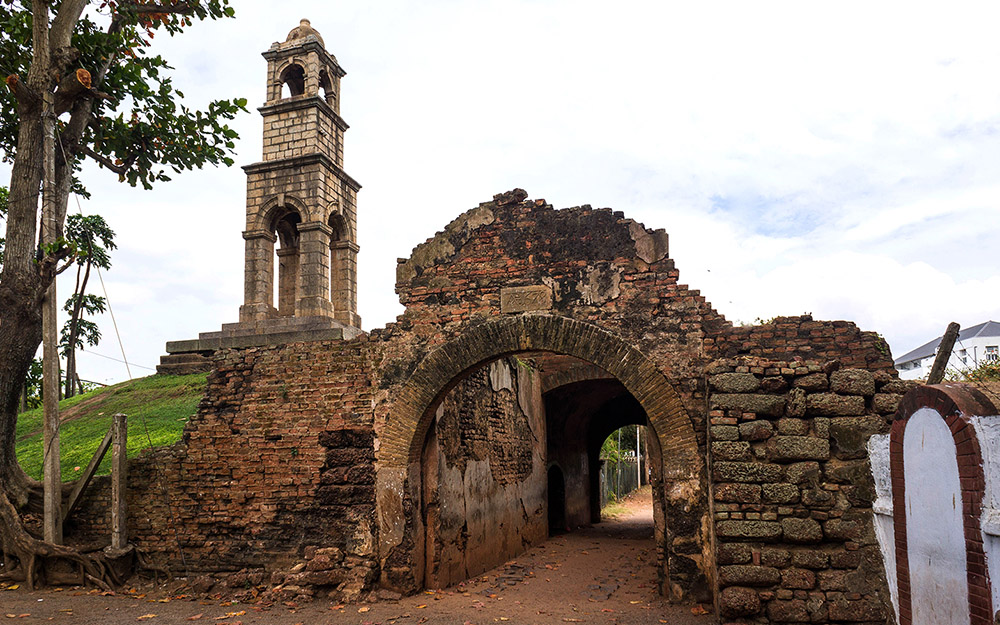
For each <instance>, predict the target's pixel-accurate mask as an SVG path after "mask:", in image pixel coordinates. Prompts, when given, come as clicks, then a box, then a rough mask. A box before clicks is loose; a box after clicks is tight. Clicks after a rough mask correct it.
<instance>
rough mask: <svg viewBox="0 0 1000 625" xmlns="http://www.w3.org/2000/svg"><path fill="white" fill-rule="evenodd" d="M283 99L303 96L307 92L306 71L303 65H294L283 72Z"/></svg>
mask: <svg viewBox="0 0 1000 625" xmlns="http://www.w3.org/2000/svg"><path fill="white" fill-rule="evenodd" d="M280 80H281V97H282V98H288V97H294V96H297V95H302V94H303V93H305V91H306V71H305V70H304V69H303V68H302V66H301V65H298V64H296V63H292V64H291V65H289V66H288V67H286V68H285V69H284V71H282V72H281V78H280Z"/></svg>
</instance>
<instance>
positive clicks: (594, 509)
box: [421, 352, 656, 588]
mask: <svg viewBox="0 0 1000 625" xmlns="http://www.w3.org/2000/svg"><path fill="white" fill-rule="evenodd" d="M434 410H435V413H434V418H433V420H432V424H431V427H430V430H429V432H428V435H427V440H426V443H425V445H424V449H423V454H422V458H421V480H422V483H421V513H422V514H421V518H422V520H423V526H424V527H423V532H422V533H423V539H424V541H423V542H424V549H423V557H422V560H423V562H422V563H423V570H424V586H426V587H429V588H440V587H445V586H448V585H451V584H454V583H457V582H459V581H463V580H465V579H468V578H470V577H473V576H476V575H479V574H480V573H482V572H484V571H486V570H489V569H491V568H493V567H494V566H497V565H498V564H501V563H503V562H505V561H507V560H508V559H510V558H513V557H515V556H517V555H519V554H520V553H523V552H524V551H525V550H527V549H528V548H529V547H531V546H533V545H536V544H539V543H541V542H543V541H544V540H545V539H546V538H548V537H549V536H551V535H555V534H559V533H564V532H566V531H570V530H573V529H576V528H579V527H582V526H588V525H590V524H592V523H598V522H600V520H601V497H600V451H601V445H602V443H603V442H604V440H605V439H606V438H607V437H608V436H609V435H610V434H611V433H613V432H614V431H615V430H617V429H618V428H621V427H623V426H626V425H648V419H647V417H646V413H645V411H644V410H643V408H642V406H641V405H640V404H639V402H638V401H637V400H636V399H635V398H634V397H633V396H632V395H631V394H630V393H629V392H628V391H627V390H626V389H625V387H624V386H623V385H622V383H621V382H619V381H618V380H617V379H615V378H613V377H611V376H610V375H609V374H608V373H607V372H605V371H604V370H602V369H599V368H597V367H595V366H594V365H592V364H590V363H587V362H585V361H582V360H579V359H577V358H572V357H569V356H564V355H559V354H554V353H550V352H528V353H524V354H519V355H517V356H510V357H505V358H499V359H497V360H494V361H492V362H489V363H486V364H484V365H481V366H479V367H477V368H475V369H474V370H472V371H470V372H467V373H466V374H465V376H464V377H463V379H462V380H461V381H460V382H458V384H456V385H455V386H454V388H452V389H451V390H450V391H449V392H448V393H447V394H446V395H445V396H444V397H443V399H442V400H441V402H440V403H439V404H438V405H437V406H436V407H435V408H434ZM646 432H649V433H651V432H652V429H651V428H646ZM647 438H648V439H652V438H655V437H654V436H648V437H647ZM650 443H652V444H650ZM655 446H656V442H655V441H651V440H647V441H646V447H647V449H649V450H650V451H652V450H653V449H654V448H655ZM652 465H653V466H655V465H656V463H655V461H654V462H653V463H652Z"/></svg>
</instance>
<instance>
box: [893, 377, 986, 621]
mask: <svg viewBox="0 0 1000 625" xmlns="http://www.w3.org/2000/svg"><path fill="white" fill-rule="evenodd" d="M921 408H930V409H932V410H935V411H937V413H938V414H940V415H941V417H942V418H943V419H944V421H945V423H946V424H947V425H948V428H949V429H950V430H951V433H952V436H953V437H954V440H955V447H956V453H957V454H958V475H959V481H960V482H961V488H962V507H963V520H964V526H965V554H966V563H965V566H966V571H967V575H968V583H969V614H970V615H971V620H970V623H971V624H972V625H992V623H993V601H992V596H993V595H992V593H991V591H990V579H989V573H988V571H987V570H986V557H985V554H984V551H983V534H982V531H981V528H980V526H979V517H980V516H981V514H982V501H983V491H984V489H985V486H986V484H985V479H984V477H983V464H982V452H981V450H980V447H979V439H978V438H977V437H976V432H975V429H974V428H973V427H972V425H971V423H970V421H969V417H972V416H979V415H992V414H996V409H995V408H994V407H993V405H992V404H991V403H990V401H989V400H988V399H987V398H986V397H985V396H984V395H983V394H982V393H981V392H979V391H978V390H976V389H975V388H973V387H971V386H968V385H965V384H937V385H933V386H920V387H918V388H915V389H913V390H912V391H910V392H909V393H907V394H906V396H905V397H904V398H903V401H902V402H900V405H899V409H898V410H897V411H896V415H895V417H894V421H893V423H892V432H891V434H890V439H889V467H890V472H891V479H892V516H893V527H894V534H895V549H896V583H897V587H898V589H899V614H898V615H897V616H898V617H899V625H911V623H912V622H913V606H912V599H911V596H910V564H909V556H908V554H907V546H908V543H907V538H906V482H905V479H904V472H903V435H904V434H905V432H906V425H907V423H909V419H910V417H911V416H913V414H914V413H915V412H916V411H918V410H920V409H921Z"/></svg>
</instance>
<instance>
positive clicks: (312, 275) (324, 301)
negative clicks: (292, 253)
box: [295, 221, 334, 317]
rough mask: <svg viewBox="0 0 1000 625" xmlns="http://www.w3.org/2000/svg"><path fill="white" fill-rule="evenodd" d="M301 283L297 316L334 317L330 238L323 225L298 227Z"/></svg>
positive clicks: (327, 230) (329, 231)
mask: <svg viewBox="0 0 1000 625" xmlns="http://www.w3.org/2000/svg"><path fill="white" fill-rule="evenodd" d="M298 230H299V283H298V294H297V299H296V301H295V316H296V317H333V316H334V313H333V302H331V301H330V237H331V236H332V235H333V229H332V228H331V227H330V226H328V225H326V224H325V223H323V222H319V221H310V222H306V223H302V224H299V227H298Z"/></svg>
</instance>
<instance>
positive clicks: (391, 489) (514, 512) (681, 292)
mask: <svg viewBox="0 0 1000 625" xmlns="http://www.w3.org/2000/svg"><path fill="white" fill-rule="evenodd" d="M264 56H265V58H266V59H267V61H268V78H267V80H268V91H267V102H266V103H265V105H264V106H263V107H262V108H261V109H260V110H261V113H262V115H263V118H264V156H263V160H262V161H261V162H260V163H257V164H254V165H250V166H248V167H246V168H245V170H246V172H247V177H248V187H247V230H246V231H245V232H244V233H243V236H244V239H245V240H246V285H245V293H246V299H245V303H244V305H243V306H242V307H241V309H240V322H239V323H235V324H230V325H227V326H224V327H223V329H222V330H221V331H218V332H209V333H205V334H203V335H202V336H201V337H200V338H199V339H197V340H192V341H178V342H174V343H170V344H168V352H169V355H168V356H165V357H164V359H163V362H162V365H161V372H164V373H171V372H174V373H176V372H184V371H191V370H197V369H199V368H208V369H210V370H211V374H210V376H209V384H208V390H207V394H206V397H205V399H204V401H203V402H202V404H201V406H200V408H199V410H198V413H197V415H195V416H194V417H193V418H192V419H191V420H190V422H189V424H188V425H187V427H186V428H185V432H184V436H183V440H182V441H181V442H180V443H178V444H176V445H174V446H172V447H169V448H163V449H160V450H158V451H156V452H155V453H154V454H148V455H146V456H143V457H140V458H138V459H136V460H133V461H132V462H131V463H130V465H129V472H130V474H129V480H130V491H129V501H128V505H129V528H128V529H129V537H130V539H131V540H132V542H134V543H135V544H136V545H137V546H138V547H139V548H140V549H142V550H144V551H146V552H147V553H149V554H151V555H152V556H153V557H154V558H156V559H158V560H160V561H162V562H164V563H165V564H167V565H168V566H170V567H171V568H173V569H175V570H187V571H200V572H206V571H207V572H223V571H229V572H235V571H239V570H242V569H248V570H252V571H258V572H256V573H253V575H257V577H256V578H254V580H253V581H259V580H260V579H267V580H273V585H274V584H277V585H278V586H279V587H280V590H281V591H282V592H285V593H286V594H287V596H288V597H294V596H297V595H307V596H326V595H330V596H332V597H336V598H339V599H355V598H358V597H363V596H365V595H367V594H370V593H372V592H374V591H375V590H377V589H379V588H388V589H393V590H396V591H399V592H414V591H418V590H420V589H421V588H425V587H440V586H444V585H448V584H451V583H454V582H457V581H459V580H462V579H465V578H467V577H469V576H471V575H475V574H477V573H479V572H482V571H484V570H486V569H489V568H491V567H493V566H495V565H497V564H499V563H501V562H503V561H505V560H506V559H508V558H509V557H511V556H513V555H516V554H518V553H520V552H522V551H523V550H524V549H526V548H527V547H528V546H530V545H533V544H537V543H538V542H540V541H543V540H545V539H546V537H547V536H548V533H549V527H548V522H549V521H548V519H549V510H550V508H551V507H554V506H555V507H558V508H559V510H556V511H555V512H561V514H562V516H563V517H564V518H565V520H566V522H567V524H569V525H581V524H587V523H591V522H594V521H598V520H599V519H600V511H599V508H598V506H597V503H596V498H597V474H596V467H597V453H598V449H599V447H600V443H601V441H602V440H603V439H604V438H605V437H606V436H607V435H608V434H610V433H611V432H613V431H614V430H615V429H617V428H619V427H621V426H624V425H628V424H642V425H645V426H646V427H647V430H646V431H647V433H648V447H649V450H650V453H651V457H652V460H651V462H650V465H651V471H652V476H653V477H652V486H653V493H654V519H655V541H656V546H657V554H658V569H659V571H660V583H661V592H662V593H664V594H665V595H667V596H669V597H670V598H671V599H672V600H675V601H680V602H686V601H703V602H704V601H708V602H711V601H715V602H716V606H717V608H718V609H719V610H720V613H721V615H722V616H723V617H725V618H726V619H727V620H743V621H748V622H766V621H775V622H787V621H796V622H807V621H812V622H824V621H828V620H832V621H851V622H871V623H875V622H878V623H884V622H885V620H886V618H887V615H889V614H891V609H889V608H887V607H886V606H887V605H888V602H887V597H888V594H887V587H886V583H885V575H884V572H883V567H882V563H881V557H880V555H879V549H878V546H877V544H876V541H875V537H874V533H873V527H872V499H873V497H874V486H873V483H872V479H871V476H870V471H869V468H868V461H867V458H866V454H865V444H866V441H867V439H868V438H869V437H870V436H871V435H873V434H881V433H885V432H887V431H888V429H889V427H888V423H889V416H890V415H891V414H892V413H893V412H894V411H895V410H896V406H897V404H898V403H899V399H900V397H901V394H902V393H903V392H904V391H905V390H906V386H905V385H904V384H903V383H901V382H899V381H898V380H897V378H896V373H895V371H894V369H893V366H892V359H891V357H890V355H889V352H888V349H887V348H886V346H885V344H884V343H883V342H882V341H881V340H880V339H879V338H878V337H877V335H875V334H873V333H868V332H862V331H860V330H859V329H858V328H856V327H855V326H854V325H853V324H852V323H849V322H843V321H835V322H823V321H815V320H813V319H812V318H810V317H808V316H803V317H788V318H778V319H775V320H773V321H772V322H769V323H767V324H763V325H759V326H753V327H734V326H733V324H732V323H730V322H729V321H727V320H726V319H725V318H723V317H722V316H721V315H719V314H718V313H716V312H715V311H714V310H713V309H712V307H711V305H710V304H709V303H707V302H706V301H705V299H704V298H703V297H701V296H700V295H699V294H698V291H695V290H692V289H690V288H688V287H687V286H685V285H683V284H680V283H679V281H678V280H679V274H678V271H677V268H676V267H675V266H674V262H673V261H672V260H671V258H670V256H669V254H668V240H667V235H666V233H664V232H663V231H662V230H650V229H647V228H646V227H645V226H643V225H642V224H639V223H637V222H635V221H633V220H631V219H628V218H627V217H626V216H625V215H624V214H623V213H621V212H616V211H612V210H610V209H597V210H594V209H591V208H590V207H588V206H581V207H575V208H568V209H560V210H556V209H554V208H553V207H552V206H550V205H549V204H548V203H546V202H545V201H544V200H532V199H529V198H528V195H527V194H526V193H525V192H523V191H521V190H514V191H510V192H506V193H501V194H499V195H496V196H494V197H493V199H492V200H491V201H488V202H484V203H482V204H480V205H479V206H477V207H475V208H472V209H471V210H468V211H466V212H464V213H462V214H461V215H459V216H458V217H457V218H455V220H454V221H452V222H451V223H450V224H448V225H446V226H445V227H444V229H443V230H442V231H441V232H439V233H437V234H436V235H434V236H433V237H432V238H430V239H428V240H427V241H426V242H425V243H423V244H421V245H419V246H417V247H416V248H415V249H414V250H413V252H412V254H411V255H410V257H409V258H407V259H401V260H400V262H399V265H398V272H397V281H396V291H397V293H398V294H399V298H400V301H401V302H402V304H404V305H405V307H406V310H405V313H404V314H403V315H401V316H400V317H399V318H398V321H397V322H396V323H392V324H389V325H388V326H387V327H385V328H381V329H376V330H372V331H370V332H368V333H364V332H362V331H361V330H360V329H359V326H360V319H359V318H358V315H357V311H356V299H357V298H356V272H355V263H356V255H357V253H358V247H357V244H356V194H357V192H358V190H359V189H360V185H358V183H357V182H355V181H354V180H353V179H352V178H350V177H349V176H348V175H347V174H346V173H345V172H344V170H343V154H344V152H343V139H344V133H345V131H346V130H347V124H346V123H344V121H343V120H342V119H341V118H340V116H339V103H340V96H341V91H340V84H341V78H342V77H343V76H344V71H343V70H342V69H341V68H340V66H339V65H338V63H337V61H336V59H335V58H334V57H333V56H332V55H330V54H329V53H328V52H327V51H326V49H325V47H324V44H323V40H322V38H321V37H320V35H319V33H317V32H316V31H315V30H314V29H312V27H311V26H310V25H309V24H308V22H306V21H303V23H302V24H301V25H300V26H299V27H298V28H296V29H294V30H293V31H292V32H291V33H290V34H289V37H288V39H287V40H286V41H285V42H281V43H275V44H274V45H273V46H272V47H271V48H270V49H269V50H268V51H267V52H265V53H264ZM276 247H277V249H275V248H276ZM275 259H276V260H275ZM275 282H276V283H277V289H275ZM789 288H794V285H789ZM274 292H277V297H276V298H274V297H273V295H272V294H273V293H274ZM275 299H276V300H277V301H276V302H275V301H274V300H275ZM550 479H556V480H558V479H561V480H562V481H563V482H564V484H565V495H564V497H563V498H559V497H557V496H555V493H553V492H550V488H549V480H550ZM105 488H106V486H103V485H99V487H98V489H97V493H96V495H95V496H92V497H91V498H90V499H89V501H88V502H87V504H86V505H85V507H84V509H83V510H82V511H81V512H80V514H79V517H78V518H77V520H76V521H75V530H74V531H75V533H76V536H77V538H79V539H82V538H85V537H87V536H97V535H99V534H100V533H102V532H104V531H105V529H106V527H107V523H108V519H107V518H106V517H107V513H106V508H105V507H103V502H104V501H105V498H106V496H107V494H106V491H105V490H102V489H105ZM553 490H554V489H553ZM152 493H164V494H163V496H151V494H152ZM301 563H307V566H306V567H305V568H302V567H301V566H296V565H300V564H301ZM261 570H263V571H264V572H263V573H261V572H259V571H261ZM291 571H294V572H291ZM244 575H246V573H244ZM265 575H266V576H265ZM890 618H891V617H890Z"/></svg>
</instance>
